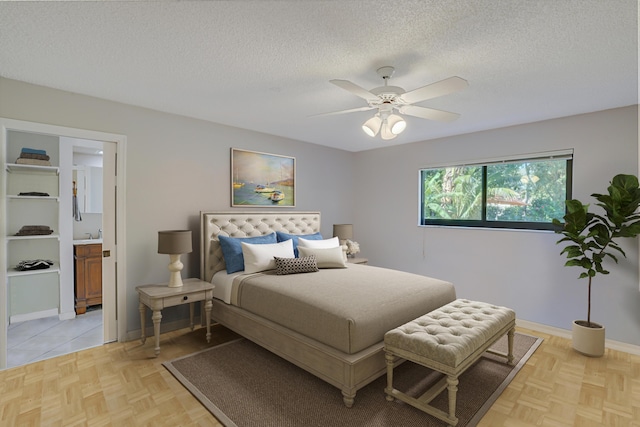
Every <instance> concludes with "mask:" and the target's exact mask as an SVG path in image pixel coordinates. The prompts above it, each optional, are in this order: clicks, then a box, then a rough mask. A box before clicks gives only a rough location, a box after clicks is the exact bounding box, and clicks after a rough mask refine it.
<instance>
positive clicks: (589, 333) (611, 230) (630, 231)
mask: <svg viewBox="0 0 640 427" xmlns="http://www.w3.org/2000/svg"><path fill="white" fill-rule="evenodd" d="M610 184H611V185H609V187H608V189H607V191H608V194H592V195H591V197H594V198H595V199H596V200H597V201H598V203H596V205H597V206H600V207H601V208H602V209H604V215H598V214H595V213H591V212H589V205H588V204H586V205H585V204H582V202H580V201H579V200H575V199H574V200H567V201H566V206H567V213H566V214H565V216H564V217H563V219H564V222H560V221H559V220H557V219H554V220H553V224H554V225H555V226H556V227H558V228H557V229H556V233H559V234H562V235H563V236H564V237H562V238H561V239H560V240H558V242H557V243H562V242H568V243H569V244H568V245H567V246H566V247H565V248H564V249H563V250H562V252H560V254H561V255H562V254H566V256H567V258H568V261H567V262H566V263H565V266H570V267H580V268H582V269H583V270H584V271H583V272H582V273H581V274H580V276H579V278H580V279H583V278H586V279H588V284H587V293H588V296H587V320H575V321H574V322H573V328H572V334H573V335H572V342H573V348H574V349H575V350H576V351H578V352H580V353H583V354H586V355H588V356H602V355H603V354H604V327H603V326H602V325H599V324H597V323H594V322H592V321H591V281H592V279H593V278H594V277H595V276H596V275H597V274H609V272H608V271H607V270H605V269H604V268H603V266H602V263H603V262H604V260H605V259H606V258H607V257H608V258H610V259H612V260H614V261H615V262H616V263H618V258H616V255H619V254H622V256H624V257H626V254H625V253H624V251H623V250H622V248H621V247H620V246H619V244H618V243H617V239H619V238H625V237H636V236H637V235H638V234H640V214H639V213H638V212H637V210H638V206H639V205H640V188H638V178H637V177H636V176H634V175H624V174H620V175H616V176H615V177H613V180H612V181H611V183H610Z"/></svg>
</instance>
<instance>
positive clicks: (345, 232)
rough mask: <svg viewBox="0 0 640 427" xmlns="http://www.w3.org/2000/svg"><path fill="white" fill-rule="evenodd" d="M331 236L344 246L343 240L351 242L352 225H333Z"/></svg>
mask: <svg viewBox="0 0 640 427" xmlns="http://www.w3.org/2000/svg"><path fill="white" fill-rule="evenodd" d="M333 236H334V237H337V238H338V240H340V244H341V245H344V242H345V240H353V224H333Z"/></svg>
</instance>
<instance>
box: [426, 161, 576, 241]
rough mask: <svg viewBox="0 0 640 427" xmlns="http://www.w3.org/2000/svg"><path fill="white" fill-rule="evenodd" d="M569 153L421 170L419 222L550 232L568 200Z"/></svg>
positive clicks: (569, 195) (569, 192)
mask: <svg viewBox="0 0 640 427" xmlns="http://www.w3.org/2000/svg"><path fill="white" fill-rule="evenodd" d="M572 157H573V154H572V153H571V152H559V153H551V154H543V155H537V156H531V157H530V158H519V159H513V158H511V159H503V160H495V161H487V162H482V163H476V164H466V165H452V166H444V167H436V168H429V169H422V170H421V171H420V223H421V225H445V226H463V227H487V228H517V229H523V228H524V229H533V230H553V225H552V223H551V221H552V219H553V218H562V217H563V216H564V214H565V200H567V199H570V198H571V167H572Z"/></svg>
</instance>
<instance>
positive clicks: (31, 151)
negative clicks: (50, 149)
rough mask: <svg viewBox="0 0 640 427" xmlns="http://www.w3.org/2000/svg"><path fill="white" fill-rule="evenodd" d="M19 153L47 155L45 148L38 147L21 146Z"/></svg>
mask: <svg viewBox="0 0 640 427" xmlns="http://www.w3.org/2000/svg"><path fill="white" fill-rule="evenodd" d="M20 152H21V153H28V154H42V155H45V156H46V155H47V150H40V149H38V148H28V147H22V150H20Z"/></svg>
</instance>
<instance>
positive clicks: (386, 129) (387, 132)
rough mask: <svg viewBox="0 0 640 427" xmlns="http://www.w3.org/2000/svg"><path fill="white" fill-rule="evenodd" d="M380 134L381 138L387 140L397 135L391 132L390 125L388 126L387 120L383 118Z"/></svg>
mask: <svg viewBox="0 0 640 427" xmlns="http://www.w3.org/2000/svg"><path fill="white" fill-rule="evenodd" d="M380 136H381V137H382V139H384V140H387V141H388V140H390V139H393V138H395V137H396V136H398V135H396V134H394V133H393V132H391V126H389V122H388V121H386V120H385V122H384V123H383V124H382V128H381V129H380Z"/></svg>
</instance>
